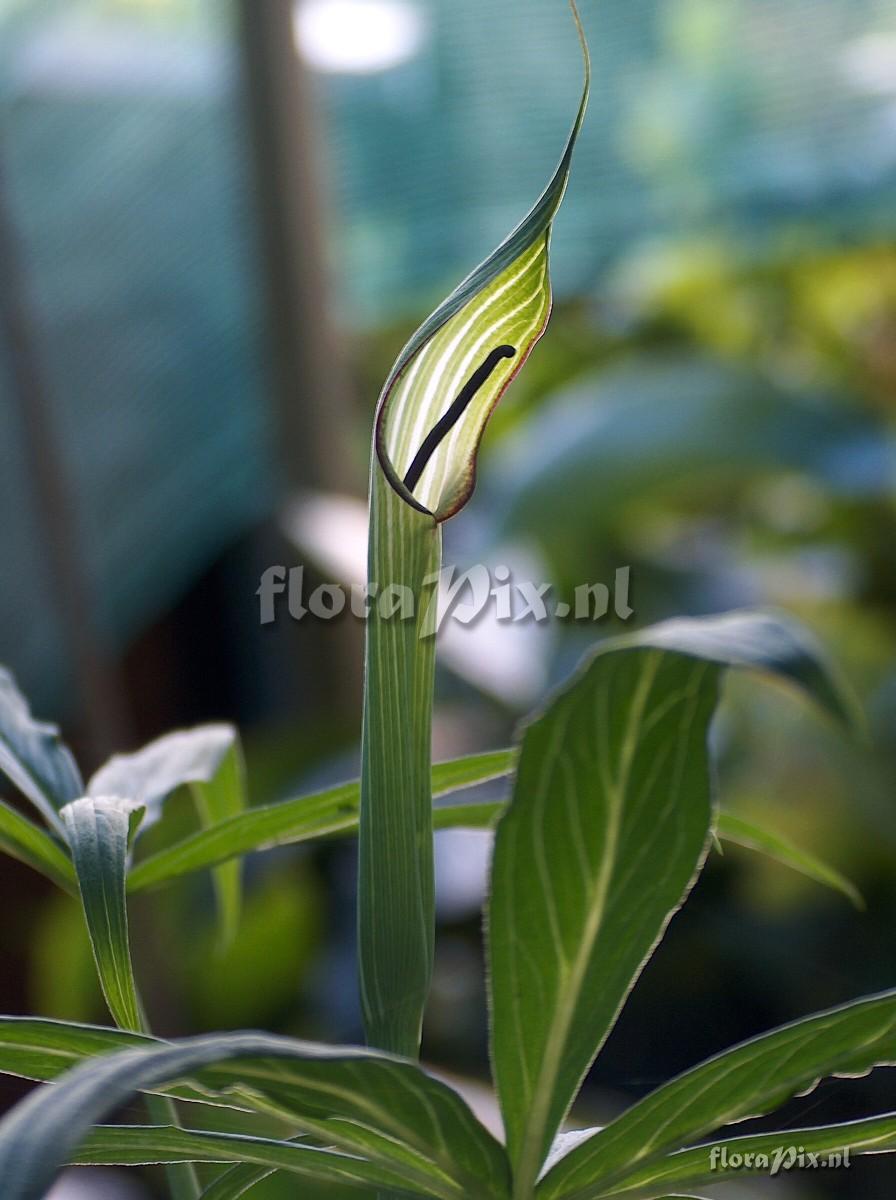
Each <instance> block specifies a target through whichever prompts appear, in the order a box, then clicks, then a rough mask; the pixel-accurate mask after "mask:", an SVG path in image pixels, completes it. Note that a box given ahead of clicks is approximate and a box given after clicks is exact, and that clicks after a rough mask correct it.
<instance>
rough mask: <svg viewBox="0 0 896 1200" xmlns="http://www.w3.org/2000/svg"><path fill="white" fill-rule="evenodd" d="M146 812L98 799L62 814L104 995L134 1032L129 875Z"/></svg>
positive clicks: (89, 799) (120, 1021)
mask: <svg viewBox="0 0 896 1200" xmlns="http://www.w3.org/2000/svg"><path fill="white" fill-rule="evenodd" d="M143 811H144V810H143V808H142V807H139V806H136V805H135V804H134V803H133V802H132V801H129V800H121V799H119V798H117V797H96V796H89V797H85V798H84V799H82V800H75V801H74V802H73V803H71V804H67V805H66V806H65V808H64V809H63V810H62V817H63V820H64V822H65V832H66V836H67V837H68V841H69V845H70V847H71V851H72V858H73V860H74V864H75V872H76V874H77V876H78V887H79V889H80V892H81V902H82V904H83V906H84V917H85V920H86V922H87V931H88V933H89V934H90V944H91V947H92V949H93V956H94V959H95V961H96V969H97V974H98V975H99V980H100V985H101V987H102V989H103V995H104V996H105V998H106V1003H107V1004H108V1006H109V1011H110V1012H111V1013H112V1016H113V1017H114V1018H115V1021H116V1023H117V1024H118V1025H120V1026H121V1027H122V1028H123V1029H131V1030H136V1029H139V1028H140V1027H141V1018H140V1005H139V1002H138V1000H137V988H136V984H135V982H134V972H133V968H132V966H131V953H130V944H129V942H128V915H127V903H126V897H125V875H126V872H127V859H128V852H129V849H130V844H131V838H132V835H133V833H134V831H135V828H136V825H137V824H138V823H139V821H140V818H141V817H142V815H143Z"/></svg>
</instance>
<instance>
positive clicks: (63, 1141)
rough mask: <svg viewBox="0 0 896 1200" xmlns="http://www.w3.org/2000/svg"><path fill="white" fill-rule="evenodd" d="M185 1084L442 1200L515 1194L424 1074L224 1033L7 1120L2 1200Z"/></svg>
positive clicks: (76, 1074)
mask: <svg viewBox="0 0 896 1200" xmlns="http://www.w3.org/2000/svg"><path fill="white" fill-rule="evenodd" d="M185 1078H188V1079H190V1080H191V1081H192V1083H193V1085H194V1086H196V1085H198V1086H200V1087H202V1088H207V1089H209V1091H210V1093H211V1094H212V1096H214V1097H218V1096H221V1095H226V1094H227V1092H228V1091H229V1090H231V1089H234V1088H236V1089H238V1090H239V1094H240V1095H243V1094H247V1093H249V1094H252V1095H254V1097H255V1098H256V1100H255V1102H256V1104H257V1106H258V1107H259V1108H261V1109H262V1110H263V1111H271V1112H275V1113H277V1114H278V1115H280V1116H283V1117H284V1118H285V1119H288V1120H289V1121H290V1122H291V1123H292V1124H293V1125H294V1126H295V1127H297V1128H298V1129H299V1130H300V1131H301V1132H305V1133H309V1134H311V1135H313V1136H314V1137H315V1138H319V1139H320V1140H321V1141H323V1142H324V1143H325V1144H326V1145H327V1146H329V1147H331V1148H333V1149H335V1150H338V1151H340V1152H343V1153H346V1154H354V1155H357V1156H358V1157H360V1158H363V1159H365V1160H367V1161H368V1162H370V1163H373V1164H376V1165H379V1166H381V1167H384V1168H389V1169H392V1168H394V1169H399V1170H400V1171H401V1172H402V1173H403V1178H404V1180H405V1182H406V1185H412V1186H421V1187H428V1188H430V1189H431V1191H432V1194H434V1195H440V1196H445V1197H449V1196H450V1197H457V1200H461V1198H462V1197H464V1196H469V1197H471V1198H472V1197H477V1198H481V1200H498V1198H500V1197H507V1196H508V1195H509V1180H508V1164H507V1160H506V1156H505V1154H504V1151H503V1149H502V1148H501V1146H500V1145H499V1144H498V1143H497V1142H496V1141H495V1140H494V1139H493V1138H492V1137H491V1135H490V1134H489V1133H488V1132H487V1131H486V1130H485V1129H484V1128H483V1127H482V1126H481V1125H480V1124H479V1123H478V1121H477V1120H476V1118H475V1117H474V1116H473V1114H472V1113H471V1112H470V1110H469V1109H468V1108H467V1106H466V1104H465V1103H464V1102H463V1100H462V1099H461V1098H460V1097H459V1096H458V1095H457V1094H456V1093H455V1092H453V1091H452V1090H451V1089H450V1088H449V1087H447V1086H446V1085H445V1084H443V1083H440V1082H438V1081H437V1080H435V1079H432V1078H431V1077H430V1076H428V1075H426V1074H425V1073H424V1072H423V1071H421V1070H420V1069H419V1068H418V1067H417V1066H415V1065H414V1064H412V1063H409V1062H405V1061H403V1060H400V1059H396V1058H392V1057H389V1056H384V1055H378V1054H373V1053H371V1052H367V1051H363V1050H352V1049H343V1048H339V1049H334V1048H330V1047H325V1046H317V1045H314V1044H312V1043H308V1042H297V1041H293V1040H291V1039H288V1038H277V1037H270V1036H265V1035H262V1034H218V1035H214V1036H210V1037H200V1038H190V1039H184V1040H183V1041H181V1042H177V1043H171V1044H166V1045H160V1046H156V1047H153V1048H151V1049H141V1050H128V1051H124V1052H121V1053H116V1054H111V1055H105V1056H103V1057H102V1058H98V1059H94V1060H93V1061H90V1062H87V1063H84V1064H83V1065H81V1066H80V1067H77V1068H76V1069H75V1070H73V1071H71V1072H70V1073H68V1074H67V1075H66V1076H65V1077H64V1078H62V1079H60V1080H58V1081H57V1082H56V1083H55V1084H54V1085H53V1086H52V1087H49V1088H41V1089H39V1090H38V1091H36V1092H32V1093H31V1095H30V1096H28V1097H27V1098H26V1099H25V1100H24V1101H22V1102H21V1103H20V1104H19V1105H18V1106H17V1107H16V1108H15V1109H13V1110H12V1112H11V1113H10V1114H9V1115H7V1117H6V1118H5V1119H4V1120H3V1121H2V1122H0V1179H3V1181H4V1188H5V1190H4V1200H39V1198H40V1197H42V1196H43V1194H44V1191H45V1190H46V1189H47V1187H48V1186H49V1184H50V1182H51V1181H52V1179H53V1177H54V1176H55V1174H56V1172H57V1170H58V1169H59V1167H60V1165H61V1164H62V1163H64V1162H66V1161H67V1160H69V1159H70V1158H71V1157H72V1155H73V1153H74V1152H75V1150H76V1147H77V1146H78V1144H79V1143H80V1142H81V1141H82V1140H83V1139H84V1137H85V1135H86V1134H87V1132H88V1130H89V1129H90V1127H91V1126H92V1125H95V1124H97V1123H99V1122H100V1121H102V1120H103V1119H104V1118H105V1117H106V1116H107V1115H108V1114H109V1113H111V1112H113V1111H115V1110H116V1109H117V1108H119V1107H120V1106H121V1105H122V1104H123V1103H125V1102H126V1101H127V1100H128V1099H129V1098H130V1097H131V1096H133V1095H134V1094H135V1093H136V1092H138V1091H152V1090H155V1089H158V1088H159V1087H161V1086H162V1085H165V1084H168V1083H171V1082H174V1081H178V1080H184V1079H185Z"/></svg>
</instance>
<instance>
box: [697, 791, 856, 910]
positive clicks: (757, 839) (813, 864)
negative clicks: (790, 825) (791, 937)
mask: <svg viewBox="0 0 896 1200" xmlns="http://www.w3.org/2000/svg"><path fill="white" fill-rule="evenodd" d="M716 831H717V833H718V835H719V837H721V838H723V839H724V840H725V841H726V842H733V843H734V844H735V845H737V846H745V847H746V848H747V849H749V850H756V851H758V852H759V853H760V854H764V855H765V856H766V857H767V858H773V859H775V860H776V861H777V862H779V863H782V864H783V865H784V866H785V867H790V868H791V870H793V871H797V872H799V874H800V875H805V876H806V878H807V879H813V880H814V881H815V882H816V883H820V884H822V885H823V886H824V887H829V888H833V889H834V891H836V892H840V893H841V894H842V895H843V896H845V897H846V899H847V900H849V902H850V903H851V904H854V905H855V907H856V908H858V909H863V908H864V907H865V901H864V900H863V899H862V894H861V892H860V891H859V890H858V888H857V887H856V886H855V884H854V883H852V882H851V881H850V880H849V879H847V878H846V876H845V875H841V873H840V872H839V871H837V870H835V868H834V867H831V866H829V865H828V864H827V863H825V862H822V860H821V859H820V858H817V857H816V856H815V855H814V854H810V853H809V851H808V850H803V849H802V848H801V847H800V846H797V845H796V844H795V843H794V842H792V841H790V839H789V838H785V837H782V836H781V834H779V833H776V832H775V831H774V830H773V829H769V828H768V827H767V826H765V825H757V824H756V822H755V821H747V820H745V819H744V818H743V817H739V816H737V815H736V814H735V813H732V812H721V813H719V822H718V825H717V827H716Z"/></svg>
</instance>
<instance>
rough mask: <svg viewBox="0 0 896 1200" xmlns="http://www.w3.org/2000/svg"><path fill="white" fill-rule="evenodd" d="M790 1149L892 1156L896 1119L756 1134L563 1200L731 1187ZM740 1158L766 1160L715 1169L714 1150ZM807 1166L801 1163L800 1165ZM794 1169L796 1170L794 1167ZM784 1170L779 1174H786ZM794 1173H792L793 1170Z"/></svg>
mask: <svg viewBox="0 0 896 1200" xmlns="http://www.w3.org/2000/svg"><path fill="white" fill-rule="evenodd" d="M791 1147H792V1148H793V1150H794V1151H795V1152H803V1153H810V1154H819V1155H822V1154H829V1153H835V1154H836V1153H839V1152H842V1151H843V1150H849V1151H850V1153H852V1154H890V1153H892V1152H893V1151H896V1113H887V1114H886V1115H884V1116H880V1117H871V1118H869V1119H867V1120H864V1121H850V1122H847V1123H846V1124H843V1125H824V1126H820V1127H818V1128H814V1129H784V1130H781V1131H779V1132H776V1133H760V1134H752V1135H747V1136H746V1137H738V1138H731V1139H728V1140H725V1141H718V1142H710V1143H708V1144H706V1145H703V1146H695V1147H693V1148H692V1149H690V1150H681V1151H679V1152H678V1153H677V1154H670V1155H669V1156H668V1157H666V1158H664V1159H662V1160H661V1161H659V1162H657V1163H655V1164H652V1165H651V1166H646V1167H644V1168H642V1169H641V1170H639V1171H637V1172H635V1173H633V1174H632V1175H630V1176H629V1177H627V1178H626V1179H625V1181H624V1182H623V1183H621V1184H620V1185H619V1186H618V1187H616V1188H614V1189H613V1190H612V1191H604V1190H603V1189H602V1188H601V1187H600V1186H598V1187H585V1188H582V1189H581V1190H579V1191H575V1192H568V1193H565V1194H564V1200H611V1198H613V1200H615V1198H616V1197H618V1198H619V1200H622V1198H623V1197H624V1198H625V1200H655V1198H656V1197H660V1196H665V1195H666V1189H667V1188H669V1187H693V1186H695V1185H699V1184H701V1183H715V1184H720V1183H729V1182H731V1181H736V1180H738V1179H744V1178H748V1177H750V1176H751V1175H765V1176H768V1175H770V1174H771V1173H772V1170H773V1164H774V1162H775V1160H776V1155H777V1154H779V1153H780V1152H781V1151H782V1150H788V1149H790V1148H791ZM723 1148H724V1149H725V1150H726V1151H727V1153H728V1154H729V1156H730V1155H732V1154H740V1155H747V1154H751V1155H754V1156H755V1155H764V1156H765V1160H766V1161H762V1162H761V1163H760V1164H759V1165H756V1161H755V1158H754V1159H753V1165H752V1166H750V1167H748V1166H745V1165H744V1166H741V1167H740V1168H738V1169H737V1170H731V1171H724V1170H720V1169H719V1166H716V1167H715V1168H713V1161H714V1156H713V1150H717V1153H718V1152H721V1150H722V1149H723ZM804 1161H805V1160H804ZM794 1165H796V1164H794ZM787 1169H788V1168H786V1167H784V1166H783V1165H782V1166H781V1167H780V1169H779V1173H784V1174H786V1172H787ZM791 1169H792V1168H791Z"/></svg>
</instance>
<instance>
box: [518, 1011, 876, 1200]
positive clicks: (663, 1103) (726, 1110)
mask: <svg viewBox="0 0 896 1200" xmlns="http://www.w3.org/2000/svg"><path fill="white" fill-rule="evenodd" d="M893 1064H896V991H893V992H886V993H884V994H883V995H880V996H871V997H869V998H868V999H865V1000H857V1001H855V1002H854V1003H852V1004H847V1005H844V1006H842V1007H840V1008H834V1009H831V1010H830V1011H828V1012H823V1013H818V1014H816V1015H814V1016H811V1017H807V1018H805V1019H804V1020H801V1021H795V1022H794V1023H792V1024H790V1025H785V1026H783V1027H782V1028H780V1029H776V1030H773V1031H772V1032H771V1033H767V1034H763V1035H762V1036H761V1037H757V1038H753V1039H752V1040H751V1041H748V1042H744V1043H743V1044H742V1045H740V1046H736V1047H735V1048H734V1049H732V1050H727V1051H725V1052H724V1053H723V1054H719V1055H717V1056H716V1057H715V1058H711V1059H709V1060H708V1061H707V1062H705V1063H702V1064H701V1065H700V1066H698V1067H694V1068H693V1069H692V1070H690V1071H686V1072H685V1073H684V1074H683V1075H679V1076H678V1077H677V1078H676V1079H673V1080H671V1081H670V1082H669V1083H666V1084H664V1085H663V1086H662V1087H660V1088H658V1089H657V1090H656V1091H654V1092H651V1094H650V1095H649V1096H646V1097H645V1098H644V1099H643V1100H640V1101H639V1102H638V1103H637V1104H635V1105H633V1106H632V1107H631V1108H629V1109H628V1110H627V1111H626V1112H624V1113H623V1114H622V1115H621V1116H620V1117H617V1118H616V1120H615V1121H613V1122H611V1123H610V1124H609V1125H607V1126H605V1127H604V1128H603V1129H602V1130H599V1131H597V1132H596V1133H595V1134H594V1136H593V1137H591V1138H590V1139H588V1140H587V1141H585V1142H583V1143H581V1144H580V1145H579V1146H577V1147H576V1148H575V1149H573V1150H572V1151H571V1152H570V1153H569V1154H568V1155H567V1156H566V1157H565V1158H563V1159H562V1160H561V1161H560V1162H559V1163H558V1164H557V1165H556V1166H555V1167H554V1168H553V1170H551V1171H550V1172H549V1173H548V1174H547V1175H546V1176H545V1178H544V1179H543V1180H542V1182H541V1184H540V1185H539V1188H538V1196H539V1200H561V1197H567V1196H570V1195H573V1194H575V1195H578V1194H579V1193H580V1192H582V1191H583V1190H584V1189H586V1188H597V1187H600V1188H601V1189H603V1190H605V1191H613V1190H614V1189H615V1187H616V1184H617V1182H618V1181H619V1180H620V1179H623V1178H626V1177H627V1176H628V1174H629V1173H630V1172H631V1171H632V1169H637V1170H639V1171H640V1169H641V1165H643V1164H647V1163H650V1162H652V1161H653V1160H654V1159H657V1158H659V1157H661V1156H662V1155H664V1154H665V1153H666V1152H667V1151H669V1150H677V1149H678V1148H679V1147H681V1146H682V1145H685V1144H686V1143H688V1142H693V1141H695V1140H696V1139H697V1138H698V1137H701V1136H703V1135H704V1134H706V1133H710V1132H712V1131H713V1130H714V1129H718V1128H720V1126H722V1125H730V1124H731V1123H733V1122H735V1121H743V1120H746V1119H747V1118H748V1117H756V1116H762V1115H764V1114H765V1113H769V1112H771V1111H773V1110H774V1109H776V1108H778V1107H779V1106H780V1105H781V1104H783V1103H785V1101H787V1100H789V1099H790V1098H791V1097H793V1096H796V1095H804V1094H805V1093H807V1092H809V1091H811V1090H812V1089H813V1088H814V1087H815V1086H816V1084H817V1083H818V1082H819V1080H820V1079H822V1078H824V1077H825V1076H836V1075H841V1076H850V1077H853V1076H857V1075H863V1074H867V1072H869V1071H871V1070H872V1069H873V1068H874V1067H877V1066H884V1065H893ZM788 1144H789V1142H788ZM595 1194H597V1193H596V1192H595Z"/></svg>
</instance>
